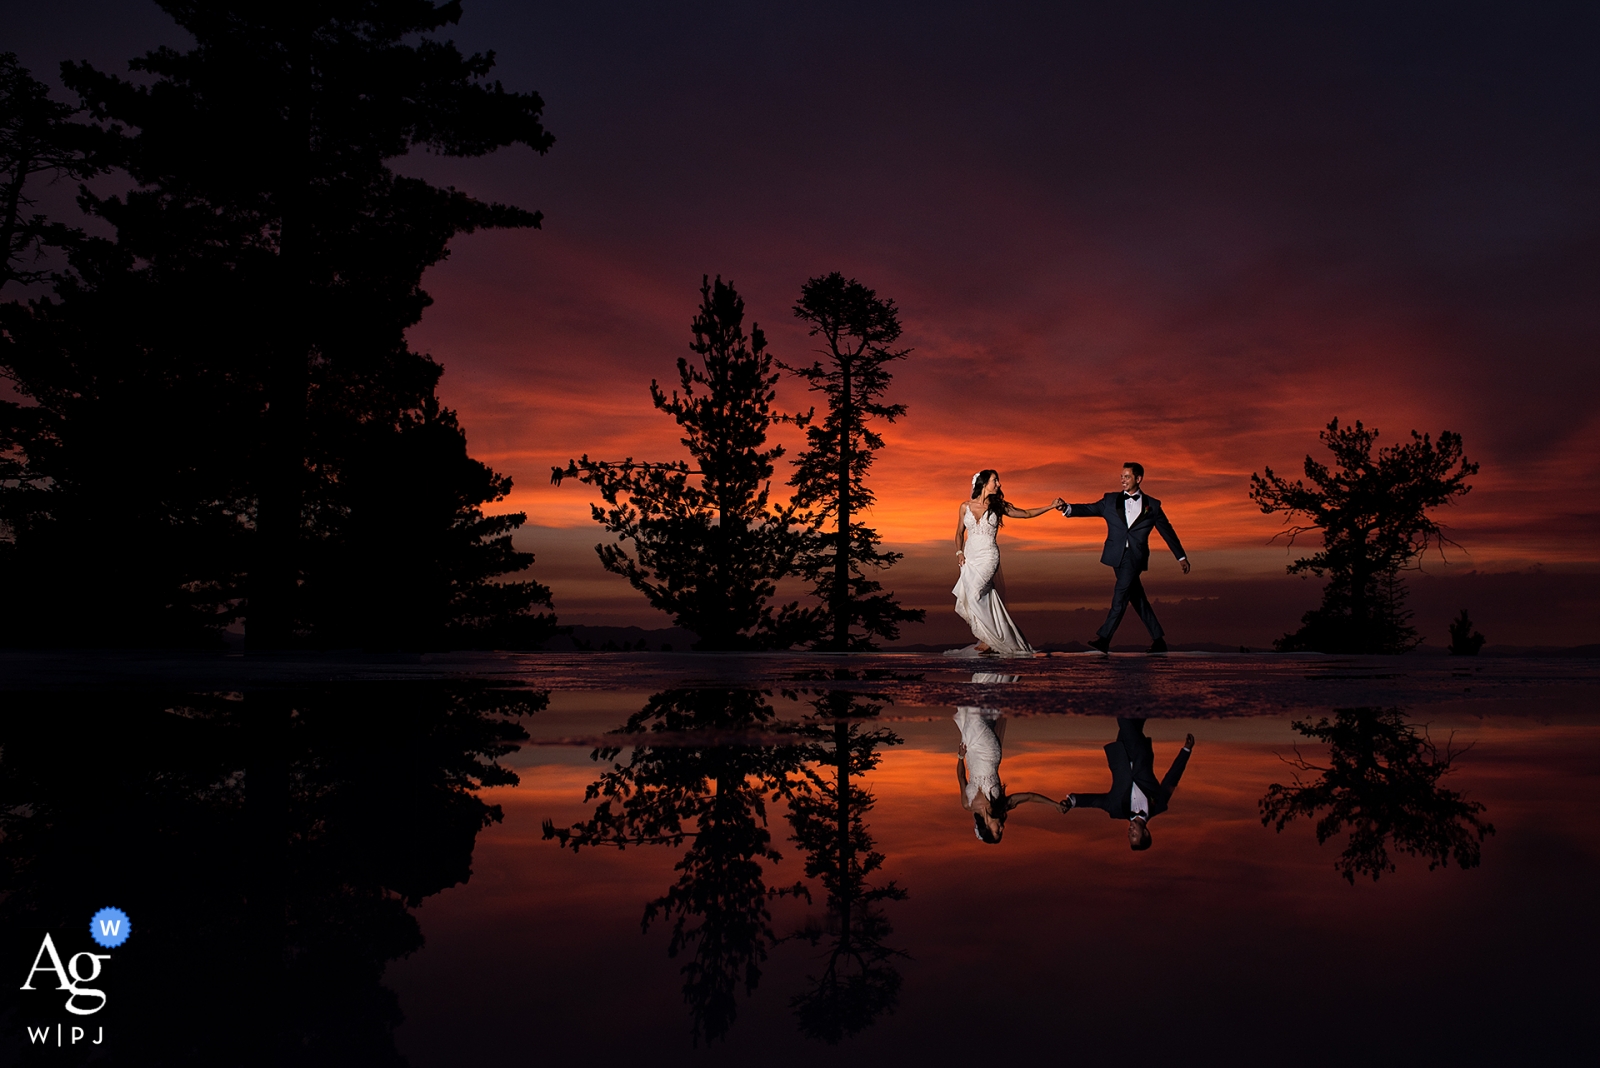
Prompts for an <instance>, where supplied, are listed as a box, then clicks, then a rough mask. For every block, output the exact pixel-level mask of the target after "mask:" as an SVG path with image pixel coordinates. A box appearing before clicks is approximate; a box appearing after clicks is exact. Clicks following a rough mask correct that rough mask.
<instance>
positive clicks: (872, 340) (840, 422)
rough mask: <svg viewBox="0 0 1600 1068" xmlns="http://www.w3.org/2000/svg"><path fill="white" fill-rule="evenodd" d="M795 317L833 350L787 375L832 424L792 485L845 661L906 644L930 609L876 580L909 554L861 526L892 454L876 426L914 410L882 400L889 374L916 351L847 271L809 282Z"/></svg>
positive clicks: (891, 309) (882, 305) (819, 431)
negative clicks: (860, 652) (856, 652)
mask: <svg viewBox="0 0 1600 1068" xmlns="http://www.w3.org/2000/svg"><path fill="white" fill-rule="evenodd" d="M794 314H795V317H796V318H798V319H800V320H802V321H803V322H805V323H807V324H808V325H809V327H810V333H811V336H812V337H820V338H821V339H822V343H823V348H822V350H821V354H822V357H823V359H821V360H818V361H815V362H813V363H812V365H811V366H810V367H790V366H788V365H787V364H785V365H783V366H784V369H785V370H787V371H789V372H790V373H792V374H793V375H795V376H796V377H798V378H800V379H802V380H803V381H805V382H806V384H807V386H808V387H809V388H810V389H811V391H813V392H816V393H821V394H822V396H823V398H824V400H825V402H826V405H827V415H826V416H825V417H824V418H823V419H822V421H821V422H820V423H813V424H812V425H811V426H810V427H809V428H808V429H807V431H806V450H805V452H803V453H801V455H800V456H799V457H798V458H797V459H796V460H795V472H794V476H793V477H792V478H791V479H790V480H789V484H790V485H791V486H793V487H794V488H795V503H796V504H798V505H799V506H800V507H801V508H805V509H808V510H809V514H810V518H811V520H812V523H813V524H814V527H815V530H814V533H813V536H812V538H811V540H810V544H809V546H808V551H807V553H806V554H805V556H804V557H803V558H802V561H801V567H802V571H803V573H804V574H805V576H806V578H807V579H808V580H810V582H811V583H812V585H813V588H814V589H815V591H816V594H817V597H818V599H819V600H820V601H821V603H822V604H821V610H822V612H823V616H824V619H823V631H822V635H823V636H822V638H821V639H820V641H819V643H818V644H819V647H820V648H825V649H833V650H836V651H839V652H844V651H846V650H852V649H872V648H875V646H874V644H873V641H872V639H873V638H874V637H881V638H887V639H890V640H893V639H895V638H898V637H899V636H900V624H901V623H907V622H920V621H921V620H922V618H923V616H924V612H923V611H922V609H920V608H919V609H906V608H901V607H900V605H899V603H898V602H897V601H896V600H895V599H894V594H893V593H888V592H885V591H884V589H883V585H882V584H881V583H879V582H878V581H877V580H876V579H873V578H871V577H869V574H870V572H875V571H881V570H883V569H885V568H887V567H889V566H890V565H892V564H893V563H895V561H897V560H899V559H900V558H901V556H902V555H903V554H901V553H894V552H886V551H884V550H883V549H881V548H879V545H880V543H881V539H880V538H879V537H878V532H877V531H876V530H874V529H872V528H871V527H869V526H867V525H866V524H865V523H864V522H862V521H861V516H862V515H863V514H865V512H866V511H867V510H868V509H869V508H871V507H872V504H873V502H874V500H875V499H876V498H875V497H874V496H873V493H872V490H871V489H870V488H868V486H867V472H868V471H869V470H870V469H871V467H872V461H873V458H874V455H875V454H876V453H877V451H878V450H879V449H881V448H883V438H882V437H881V436H880V435H879V434H878V433H877V432H876V431H875V430H873V429H872V425H871V420H874V419H882V420H884V421H885V422H890V423H892V422H894V421H895V420H896V419H898V418H899V417H900V416H902V415H904V414H905V411H906V407H905V405H903V404H887V403H885V402H884V401H883V400H882V397H883V395H884V394H885V393H886V392H887V391H888V389H889V383H890V381H891V380H892V378H893V375H892V374H891V373H890V371H889V364H890V363H892V362H893V361H895V360H903V359H905V357H906V356H907V355H908V354H909V352H910V350H909V349H896V348H894V345H895V342H897V341H898V340H899V339H900V314H899V312H898V310H897V309H896V308H895V305H894V301H892V300H881V299H879V297H878V295H877V294H876V293H875V292H873V291H872V290H870V289H868V288H867V287H866V286H864V285H862V284H861V283H860V282H857V281H856V280H855V279H854V278H850V279H846V278H845V277H844V276H843V275H842V274H840V273H839V272H838V271H835V272H833V273H832V274H828V275H824V276H821V277H817V278H812V279H811V280H809V281H808V282H806V283H805V285H804V286H802V287H801V290H800V300H799V301H798V302H797V303H796V304H795V307H794ZM827 527H832V530H831V531H829V530H826V529H824V528H827Z"/></svg>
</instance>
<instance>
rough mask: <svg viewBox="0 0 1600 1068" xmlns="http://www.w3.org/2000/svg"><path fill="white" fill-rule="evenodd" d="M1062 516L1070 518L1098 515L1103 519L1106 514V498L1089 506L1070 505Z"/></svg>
mask: <svg viewBox="0 0 1600 1068" xmlns="http://www.w3.org/2000/svg"><path fill="white" fill-rule="evenodd" d="M1061 514H1062V515H1070V516H1079V515H1097V516H1100V517H1101V518H1104V517H1105V514H1106V502H1105V498H1101V499H1100V500H1098V501H1093V502H1091V503H1089V504H1069V505H1067V506H1066V510H1065V511H1064V512H1062V513H1061Z"/></svg>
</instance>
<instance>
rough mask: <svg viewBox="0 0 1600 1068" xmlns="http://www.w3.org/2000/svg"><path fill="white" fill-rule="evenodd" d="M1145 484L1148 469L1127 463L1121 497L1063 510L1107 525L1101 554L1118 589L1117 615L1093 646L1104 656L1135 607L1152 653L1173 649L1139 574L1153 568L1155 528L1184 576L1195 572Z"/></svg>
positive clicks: (1115, 595)
mask: <svg viewBox="0 0 1600 1068" xmlns="http://www.w3.org/2000/svg"><path fill="white" fill-rule="evenodd" d="M1143 481H1144V467H1143V466H1142V465H1141V464H1133V463H1128V464H1123V465H1122V492H1121V493H1108V494H1106V495H1105V496H1104V497H1102V498H1100V499H1099V500H1098V501H1095V502H1093V503H1092V504H1065V505H1062V506H1061V514H1062V515H1068V516H1079V515H1097V516H1099V517H1101V518H1102V519H1104V520H1105V521H1106V544H1105V548H1104V549H1102V550H1101V551H1100V562H1101V563H1102V564H1105V565H1106V566H1107V567H1110V568H1112V569H1113V570H1115V571H1116V573H1117V585H1116V588H1115V589H1113V590H1112V591H1111V611H1110V612H1108V613H1107V614H1106V621H1105V622H1104V623H1102V624H1101V625H1100V630H1099V632H1098V633H1097V634H1096V635H1095V637H1094V639H1093V640H1092V641H1090V642H1089V644H1090V645H1092V646H1093V647H1094V648H1096V649H1098V650H1100V651H1101V652H1102V653H1109V652H1110V651H1111V636H1112V635H1113V634H1115V633H1116V632H1117V627H1118V626H1119V625H1121V623H1122V616H1123V614H1124V613H1125V612H1127V610H1128V607H1129V605H1132V606H1133V610H1134V611H1135V612H1137V613H1139V618H1140V619H1141V620H1142V621H1143V622H1144V627H1145V629H1146V630H1148V631H1149V632H1150V639H1151V641H1150V651H1151V652H1152V653H1164V652H1166V651H1167V641H1166V638H1165V636H1164V634H1163V632H1162V630H1161V621H1160V620H1158V619H1156V611H1155V609H1154V608H1151V607H1150V598H1148V597H1146V596H1145V595H1144V583H1143V582H1141V581H1140V580H1139V576H1140V575H1141V574H1142V573H1143V572H1145V571H1148V570H1149V569H1150V530H1151V528H1152V527H1153V528H1155V530H1156V532H1157V533H1159V534H1160V535H1161V540H1162V541H1164V542H1166V543H1167V548H1169V549H1171V550H1172V555H1174V556H1176V557H1177V558H1178V563H1179V564H1181V565H1182V566H1183V573H1184V574H1185V575H1187V574H1188V573H1189V558H1188V557H1187V556H1185V555H1184V552H1183V546H1182V545H1180V544H1178V535H1177V534H1176V533H1174V532H1173V530H1172V524H1171V523H1169V522H1167V515H1166V513H1165V512H1163V511H1162V510H1161V502H1160V501H1158V500H1156V499H1155V498H1154V497H1151V496H1150V495H1149V494H1146V493H1141V492H1140V490H1139V484H1140V483H1141V482H1143Z"/></svg>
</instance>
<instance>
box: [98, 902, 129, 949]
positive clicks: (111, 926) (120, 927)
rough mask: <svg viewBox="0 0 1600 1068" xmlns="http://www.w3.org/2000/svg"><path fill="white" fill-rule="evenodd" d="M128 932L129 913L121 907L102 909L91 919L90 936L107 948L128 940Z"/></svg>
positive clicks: (112, 947) (113, 947) (115, 946)
mask: <svg viewBox="0 0 1600 1068" xmlns="http://www.w3.org/2000/svg"><path fill="white" fill-rule="evenodd" d="M128 933H129V927H128V914H127V913H126V912H123V911H122V910H121V909H101V910H100V911H99V912H97V913H95V914H94V918H93V919H91V920H90V921H89V937H90V938H92V939H94V940H95V942H96V943H97V944H99V945H102V946H105V947H106V948H107V949H116V948H117V947H118V946H120V945H122V943H124V942H126V941H127V940H128Z"/></svg>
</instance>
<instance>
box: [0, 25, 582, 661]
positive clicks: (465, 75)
mask: <svg viewBox="0 0 1600 1068" xmlns="http://www.w3.org/2000/svg"><path fill="white" fill-rule="evenodd" d="M162 6H163V8H164V9H165V10H166V11H167V12H168V13H169V14H171V15H172V17H173V18H174V19H175V20H177V22H178V23H179V25H181V26H182V27H183V28H184V29H186V30H188V31H189V32H190V34H192V35H193V36H194V38H195V40H196V42H197V43H196V47H195V48H194V49H192V50H190V51H189V52H184V53H180V52H177V51H174V50H172V49H158V50H157V51H155V52H152V53H149V54H148V55H146V56H144V57H142V58H141V59H138V60H135V61H134V62H133V63H132V64H131V65H132V67H133V69H134V70H135V71H137V72H139V74H141V75H142V76H143V77H144V79H145V82H144V84H135V83H132V82H129V81H126V80H124V79H120V78H117V77H114V76H111V75H108V74H104V73H101V72H99V71H97V70H94V69H92V68H90V67H89V66H87V65H85V64H65V65H64V66H63V78H64V80H65V81H66V82H67V84H68V85H69V87H71V88H73V89H74V90H76V91H77V92H78V94H79V95H80V97H82V99H83V101H84V103H85V104H86V105H87V107H88V109H89V112H90V114H91V115H92V116H93V117H94V118H96V119H99V120H102V121H103V122H105V123H107V124H109V126H108V129H107V130H106V131H105V133H104V135H103V137H102V139H101V141H100V143H99V146H98V155H97V156H96V157H95V162H96V163H97V164H98V165H102V166H107V167H117V168H120V169H122V170H124V171H126V172H127V173H128V174H130V175H131V176H132V178H133V180H134V182H135V186H136V187H135V188H134V189H133V190H132V191H131V192H129V193H128V194H126V195H125V196H120V197H119V196H112V197H106V198H97V197H94V196H91V195H89V194H87V193H85V194H84V196H83V197H82V199H81V203H82V204H83V205H84V207H85V209H86V210H87V211H88V212H90V213H91V214H93V215H96V216H98V217H100V218H101V219H102V220H104V221H105V222H107V223H109V224H110V225H111V226H112V227H114V229H115V232H116V238H115V241H114V242H105V241H94V242H83V243H82V244H81V245H80V247H79V248H77V249H75V250H74V253H73V260H72V263H73V271H74V276H73V277H72V278H70V279H67V280H65V281H64V282H63V283H62V285H61V286H60V287H59V289H58V295H57V299H56V300H43V301H36V302H33V303H32V304H30V305H29V306H27V307H25V308H22V307H15V306H13V307H12V308H10V309H8V310H7V312H6V316H7V318H6V321H5V328H6V331H7V332H8V334H9V335H10V340H11V342H12V344H11V345H10V346H9V347H8V351H7V352H6V354H5V356H4V361H5V370H6V371H7V372H8V373H11V374H12V377H13V378H14V380H15V381H16V383H17V385H18V388H19V389H20V391H21V392H22V393H23V394H24V395H25V396H27V397H29V398H31V399H32V400H34V401H37V402H38V405H39V408H38V409H30V410H29V411H28V412H26V413H17V412H15V411H12V410H10V409H8V410H7V413H6V414H7V419H8V426H7V427H6V428H5V430H4V442H3V444H4V446H5V447H6V448H7V449H8V450H9V451H10V454H11V456H12V458H13V459H17V458H19V457H23V458H25V461H24V460H18V462H19V463H22V464H23V467H24V470H22V471H21V472H20V473H19V474H20V475H23V476H26V477H19V478H17V479H15V480H14V481H15V483H16V484H17V488H18V489H19V490H21V491H23V492H21V493H20V495H17V496H14V497H13V498H12V500H10V501H8V502H6V503H5V504H4V505H3V507H4V509H5V512H4V517H5V519H6V520H7V521H8V522H9V523H10V525H11V527H12V529H13V532H14V534H15V536H16V545H15V547H14V551H13V554H12V555H13V556H14V557H15V558H16V561H17V563H18V565H19V566H20V565H23V564H24V563H26V564H27V565H28V566H30V567H31V568H32V570H34V571H35V572H38V573H39V574H42V575H44V576H47V579H45V580H41V581H44V582H46V585H47V586H48V584H49V583H50V582H53V583H55V584H56V585H55V586H54V587H53V592H52V588H40V589H37V590H34V591H33V592H34V593H35V594H37V595H38V596H36V597H35V598H34V601H33V602H32V608H33V610H35V611H37V612H39V613H43V614H49V613H50V612H51V611H52V610H53V609H52V608H51V603H54V604H58V605H72V606H75V607H74V608H73V609H71V610H70V611H72V612H73V613H75V615H76V628H75V629H74V622H75V620H74V619H73V618H70V617H67V616H62V615H61V612H57V615H58V616H59V617H60V618H58V619H56V620H55V622H56V624H57V625H58V626H57V630H58V632H59V633H60V635H61V636H62V637H60V638H58V639H57V640H80V641H81V640H84V635H83V632H84V630H85V629H86V628H87V626H88V625H89V623H88V620H89V618H90V615H91V613H93V616H94V617H95V618H94V621H93V622H94V624H95V625H99V624H100V623H101V621H110V622H107V623H106V629H112V628H111V623H112V622H114V623H115V624H116V625H117V626H119V627H121V628H122V629H124V630H127V631H129V632H131V634H132V635H133V640H139V641H156V642H159V643H164V642H165V641H167V640H175V639H176V638H177V637H179V636H182V635H188V636H191V637H192V636H194V635H195V634H196V633H198V634H200V635H202V636H203V635H204V633H205V632H206V630H207V629H208V628H210V629H214V628H215V626H216V625H217V624H218V623H220V622H223V621H225V619H226V617H227V616H228V614H229V613H230V612H233V611H235V610H236V607H237V606H239V604H240V598H241V597H243V598H244V599H245V603H244V605H243V606H242V607H243V611H244V614H245V616H246V623H247V633H248V635H249V639H250V642H251V644H252V645H253V646H259V647H274V646H281V645H284V644H286V643H289V642H291V641H296V640H299V641H306V640H309V641H337V642H340V643H345V642H348V641H351V640H354V639H353V638H352V634H353V633H354V630H355V628H353V627H352V625H351V623H350V619H349V611H348V606H347V605H346V604H345V603H344V602H342V601H341V595H343V594H345V593H349V592H350V591H352V590H356V591H360V590H366V591H370V592H371V593H372V596H371V597H368V598H366V599H365V602H364V603H365V604H366V605H367V606H369V607H371V608H372V609H374V610H381V609H382V608H384V607H385V603H386V602H385V600H384V598H385V596H386V595H387V596H388V602H387V603H389V604H393V603H395V602H398V601H400V600H402V599H403V598H402V597H401V596H400V594H399V593H398V592H396V593H393V594H392V595H388V594H387V591H390V590H393V591H398V590H403V589H404V588H405V587H406V586H407V584H408V583H409V582H411V581H412V578H413V576H415V577H416V581H417V583H418V586H419V588H421V589H423V590H425V591H426V593H425V595H424V596H421V597H419V598H418V599H417V601H416V602H414V603H409V604H407V605H406V606H405V607H406V610H407V612H408V615H407V616H406V620H407V622H406V623H405V625H404V628H403V629H404V631H405V633H404V634H403V635H395V634H388V635H378V636H377V640H378V641H380V642H381V643H382V644H404V645H416V644H418V643H432V642H434V641H436V640H439V639H438V638H437V636H438V635H441V634H443V635H446V636H447V639H446V640H448V641H449V642H452V643H454V642H461V641H466V642H476V641H480V640H494V641H496V642H499V641H508V642H512V643H515V644H528V643H531V642H533V641H534V640H536V639H537V638H539V637H541V636H542V635H543V634H544V633H547V632H548V630H549V629H550V624H551V620H550V617H548V616H541V615H540V614H538V613H536V612H535V611H534V608H535V606H536V605H539V604H548V594H547V591H545V590H544V589H543V588H542V587H539V586H537V585H535V584H532V583H512V584H509V585H504V586H501V585H497V584H496V583H494V582H493V581H491V580H492V579H493V578H494V577H495V576H497V575H500V574H504V573H506V571H514V570H520V569H522V568H523V567H525V565H526V563H527V559H528V558H527V556H526V554H518V553H515V552H513V551H512V550H511V549H510V547H509V543H507V542H506V541H505V540H504V539H505V536H506V534H507V533H508V531H509V530H510V529H512V528H515V527H516V526H518V525H520V524H521V523H522V522H523V521H524V518H523V517H522V516H520V515H512V516H503V517H498V518H496V519H494V520H486V519H485V518H484V517H483V516H482V514H481V510H480V506H481V505H483V504H485V503H489V502H492V501H495V500H498V499H500V498H501V497H503V496H504V494H505V492H506V490H507V489H508V488H509V481H508V480H506V479H504V478H503V477H501V476H498V475H495V474H494V473H493V472H489V471H488V470H487V469H485V468H483V467H482V465H477V464H474V463H472V462H471V461H468V460H467V459H466V457H465V454H464V446H463V443H462V441H461V435H460V430H459V428H458V427H456V426H455V421H454V416H453V415H452V414H451V413H449V412H448V411H447V410H444V409H442V408H440V407H439V404H438V400H437V396H436V392H435V386H436V384H437V381H438V377H439V373H440V372H439V367H438V365H437V364H435V363H434V362H433V361H432V360H431V359H429V358H428V357H427V356H426V355H422V354H418V353H415V352H412V351H411V350H410V349H409V348H408V346H407V345H406V342H405V336H404V335H405V331H406V329H407V328H408V327H409V326H411V325H412V324H414V323H416V322H417V321H418V319H419V318H420V317H421V315H422V312H423V309H424V308H426V307H427V305H428V304H429V302H430V299H429V297H428V295H427V294H426V293H425V292H424V291H423V290H422V289H421V288H420V284H419V283H420V280H421V277H422V274H423V272H424V271H426V269H427V268H428V267H429V266H431V265H432V264H434V263H437V262H438V261H439V260H440V259H442V258H443V257H444V255H445V254H446V248H447V245H448V242H449V241H450V239H451V238H452V237H453V236H454V235H456V234H458V233H463V232H470V231H472V230H475V229H477V228H480V227H497V226H511V227H517V226H537V225H538V222H539V216H538V215H537V214H536V213H533V212H528V211H524V210H522V209H519V208H515V207H509V206H506V205H499V204H486V203H482V202H479V201H477V200H474V199H473V198H471V197H469V196H467V195H466V194H464V193H461V192H459V191H457V190H455V189H450V188H440V187H437V186H434V185H431V184H429V183H428V182H425V181H422V180H420V179H415V178H408V177H402V176H400V175H397V174H395V173H394V172H393V171H392V170H391V169H390V168H389V167H388V165H387V161H389V160H391V159H393V158H394V157H397V156H401V155H404V154H406V153H407V152H409V151H412V150H413V149H429V150H432V151H436V152H440V153H442V154H446V155H456V156H476V155H482V154H485V153H487V152H490V151H493V150H494V149H495V148H497V147H500V146H504V145H510V144H518V143H520V144H526V145H528V146H530V147H532V148H534V149H536V150H537V151H540V152H543V151H545V150H546V149H547V148H548V147H549V145H550V143H551V138H550V135H549V134H548V133H546V132H545V130H544V129H543V127H542V126H541V125H540V121H539V117H540V111H541V109H542V106H543V105H542V102H541V101H540V99H539V97H538V96H537V95H535V94H518V93H507V92H505V91H504V90H503V89H502V87H501V86H500V85H499V83H497V82H490V81H487V80H486V75H487V74H488V72H489V70H490V68H491V67H492V65H493V60H492V57H486V56H480V55H474V56H463V55H462V54H461V53H460V52H459V51H457V50H456V48H455V47H454V46H453V45H451V44H448V43H445V42H441V41H438V40H436V39H434V38H432V37H429V36H428V34H430V33H431V32H433V31H436V30H438V29H440V28H441V27H443V26H445V25H448V24H450V23H452V22H454V21H455V20H456V19H457V18H458V17H459V14H460V10H459V5H458V4H454V3H447V4H441V5H435V4H432V3H427V2H423V0H417V2H412V3H401V4H396V3H386V2H382V0H350V2H346V3H337V4H326V5H302V4H280V3H269V2H266V0H233V2H224V3H210V4H197V3H183V2H168V3H164V4H163V5H162ZM24 350H25V351H24ZM402 461H404V462H412V463H414V464H416V465H417V470H419V471H425V472H427V473H428V474H429V475H430V476H434V477H440V478H450V479H454V481H453V482H452V483H451V484H449V485H448V486H441V485H436V484H427V485H424V484H423V483H422V482H420V481H417V480H414V479H397V478H394V477H392V474H393V473H392V472H384V471H383V470H382V468H383V466H384V465H385V464H387V463H393V462H402ZM385 480H387V483H386V488H387V489H389V490H391V491H394V492H390V493H379V492H375V491H374V488H373V487H374V485H375V484H376V483H384V482H385ZM391 520H392V521H394V523H395V524H396V526H397V527H398V529H399V531H400V532H401V534H402V536H403V538H404V540H402V541H400V542H398V543H394V542H393V539H394V538H395V531H394V530H392V529H391V528H390V526H389V524H390V521H391ZM379 532H381V535H380V533H379ZM363 537H365V538H369V540H368V541H367V543H366V545H365V546H363V547H356V546H355V544H354V542H355V540H356V539H359V538H363ZM371 538H377V539H378V540H377V541H373V540H370V539H371ZM108 546H114V547H115V548H113V549H112V551H111V553H110V554H109V555H110V556H111V557H112V558H111V559H110V560H105V559H103V557H102V554H105V552H106V549H107V547H108ZM363 548H364V549H365V550H366V551H362V549H363ZM74 564H75V566H72V565H74ZM497 569H498V570H497ZM134 570H137V571H138V572H139V573H138V574H132V573H131V572H133V571H134ZM101 580H104V581H101ZM124 585H131V586H135V587H138V588H137V589H136V590H126V589H121V588H120V586H124ZM446 590H448V591H449V592H448V595H446V593H445V592H444V591H446ZM64 611H65V610H64ZM486 613H487V614H486ZM142 618H143V619H151V620H155V621H157V622H158V623H159V625H152V626H148V627H138V626H136V625H135V622H136V621H137V620H139V619H142ZM163 628H165V629H163ZM392 629H399V628H398V624H397V625H396V627H395V628H392ZM74 634H76V636H75V637H74ZM163 635H165V637H164V636H163ZM489 635H493V636H494V637H493V638H492V639H491V638H489V637H488V636H489Z"/></svg>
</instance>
